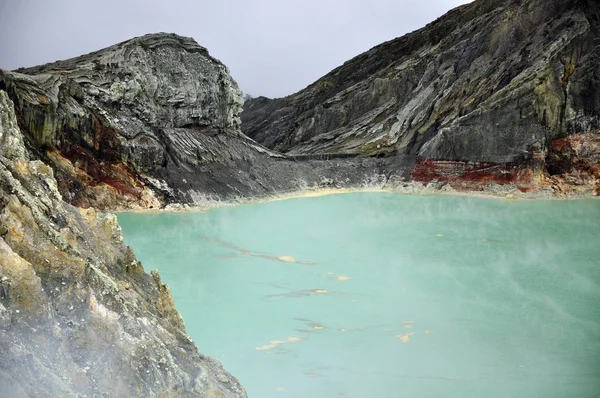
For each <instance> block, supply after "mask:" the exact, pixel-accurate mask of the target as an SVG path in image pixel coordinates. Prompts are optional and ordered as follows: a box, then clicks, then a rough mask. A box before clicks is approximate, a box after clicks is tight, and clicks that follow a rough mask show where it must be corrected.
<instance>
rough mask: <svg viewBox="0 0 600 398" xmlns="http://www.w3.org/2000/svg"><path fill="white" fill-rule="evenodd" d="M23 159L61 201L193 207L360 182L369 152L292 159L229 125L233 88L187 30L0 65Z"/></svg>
mask: <svg viewBox="0 0 600 398" xmlns="http://www.w3.org/2000/svg"><path fill="white" fill-rule="evenodd" d="M0 89H4V90H6V91H7V92H8V93H9V95H10V96H11V98H12V99H13V100H14V102H15V106H16V111H17V116H18V118H19V124H20V126H21V128H22V130H23V132H24V134H25V136H26V141H27V142H26V143H27V147H28V149H29V151H30V152H31V153H32V156H34V157H36V158H40V159H42V160H43V161H44V162H46V163H47V164H48V165H50V166H51V167H52V168H53V169H54V173H55V176H56V178H57V180H58V184H59V190H60V192H61V194H62V195H63V197H64V198H65V200H67V201H68V202H69V203H72V204H74V205H76V206H79V207H90V206H94V207H97V208H102V209H112V210H114V209H117V208H128V207H135V206H141V207H146V208H147V207H160V206H163V205H165V204H168V203H188V204H198V203H199V202H201V201H203V200H205V199H206V198H209V199H210V198H212V199H223V198H229V199H231V198H235V197H248V196H253V195H257V196H265V195H268V194H273V193H278V192H286V191H293V190H297V189H300V188H303V187H305V186H307V185H315V184H316V185H318V184H319V183H320V182H321V181H322V180H324V179H325V177H326V179H328V180H335V181H338V182H339V183H345V182H346V181H348V182H352V183H354V184H360V183H361V182H362V181H363V180H365V179H367V178H372V176H373V175H374V174H376V173H378V172H379V171H380V170H379V169H378V168H377V164H378V163H380V162H378V161H375V160H370V159H367V160H360V161H351V160H343V159H341V160H338V161H336V162H335V163H333V162H329V161H319V162H315V163H314V164H307V163H306V162H305V163H303V164H298V163H297V162H295V161H294V159H288V158H286V157H285V156H283V155H281V154H277V153H274V152H272V151H269V150H268V149H266V148H264V147H262V146H260V145H258V144H257V143H256V142H254V141H252V140H250V139H248V138H247V137H246V136H244V135H243V134H242V133H241V132H240V129H239V124H240V120H239V113H240V112H241V110H242V98H241V92H240V90H239V88H238V86H237V84H236V83H235V81H234V80H233V79H232V78H231V77H230V75H229V72H228V70H227V68H226V67H225V66H224V65H223V64H222V63H220V62H219V61H217V60H216V59H214V58H212V57H211V56H210V55H209V54H208V52H207V50H206V49H205V48H203V47H201V46H200V45H198V44H197V43H196V42H195V41H194V40H193V39H189V38H184V37H180V36H177V35H174V34H164V33H160V34H151V35H146V36H143V37H138V38H135V39H132V40H129V41H126V42H123V43H120V44H117V45H115V46H112V47H109V48H106V49H103V50H100V51H97V52H94V53H91V54H87V55H84V56H81V57H78V58H74V59H70V60H66V61H59V62H55V63H52V64H47V65H43V66H38V67H35V68H28V69H20V70H18V71H15V72H9V71H0Z"/></svg>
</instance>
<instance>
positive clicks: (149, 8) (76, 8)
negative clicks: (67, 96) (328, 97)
mask: <svg viewBox="0 0 600 398" xmlns="http://www.w3.org/2000/svg"><path fill="white" fill-rule="evenodd" d="M468 2H469V1H468V0H428V1H424V0H344V1H341V0H255V1H249V0H211V1H208V0H170V1H167V0H160V1H159V0H104V1H101V2H98V1H91V0H0V68H5V69H14V68H17V67H20V66H33V65H37V64H42V63H46V62H51V61H55V60H57V59H66V58H70V57H74V56H77V55H81V54H84V53H88V52H91V51H94V50H98V49H100V48H103V47H107V46H109V45H112V44H115V43H117V42H120V41H124V40H127V39H130V38H132V37H134V36H140V35H143V34H146V33H154V32H173V33H177V34H180V35H184V36H191V37H193V38H195V39H196V41H198V43H200V44H201V45H203V46H205V47H207V48H208V50H209V51H210V53H211V54H212V55H213V56H215V57H216V58H219V59H220V60H221V61H223V62H224V63H225V64H226V65H227V66H228V67H229V68H230V70H231V73H232V75H233V77H234V78H235V79H236V80H237V82H238V83H239V85H240V87H241V88H242V90H243V91H244V92H246V93H250V94H252V95H254V96H257V95H266V96H270V97H279V96H284V95H287V94H291V93H293V92H295V91H298V90H300V89H302V88H304V87H305V86H306V85H308V84H310V83H312V82H313V81H315V80H316V79H318V78H319V77H321V76H323V75H324V74H326V73H327V72H329V71H330V70H331V69H333V68H335V67H336V66H338V65H341V64H342V63H343V62H344V61H347V60H348V59H350V58H352V57H353V56H355V55H358V54H360V53H361V52H364V51H366V50H368V49H369V48H371V47H373V46H375V45H377V44H379V43H382V42H384V41H387V40H390V39H393V38H395V37H398V36H401V35H403V34H405V33H407V32H410V31H413V30H415V29H418V28H420V27H422V26H424V25H425V24H426V23H428V22H431V21H432V20H434V19H436V18H437V17H439V16H441V15H442V14H443V13H445V12H446V11H448V10H450V9H451V8H454V7H456V6H458V5H460V4H464V3H468Z"/></svg>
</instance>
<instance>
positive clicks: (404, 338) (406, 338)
mask: <svg viewBox="0 0 600 398" xmlns="http://www.w3.org/2000/svg"><path fill="white" fill-rule="evenodd" d="M413 335H414V333H406V334H397V335H396V338H397V339H398V340H400V341H401V342H403V343H408V342H409V341H410V336H413Z"/></svg>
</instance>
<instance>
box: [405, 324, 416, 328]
mask: <svg viewBox="0 0 600 398" xmlns="http://www.w3.org/2000/svg"><path fill="white" fill-rule="evenodd" d="M404 327H405V328H406V329H412V328H414V327H415V326H414V325H411V324H410V323H409V324H406V325H404Z"/></svg>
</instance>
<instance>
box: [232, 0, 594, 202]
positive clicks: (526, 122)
mask: <svg viewBox="0 0 600 398" xmlns="http://www.w3.org/2000/svg"><path fill="white" fill-rule="evenodd" d="M599 39H600V3H598V2H597V1H593V0H572V1H563V0H492V1H482V0H481V1H474V2H473V3H470V4H467V5H464V6H461V7H458V8H456V9H454V10H452V11H450V12H449V13H447V14H446V15H444V16H443V17H441V18H439V19H438V20H436V21H434V22H432V23H431V24H429V25H427V26H426V27H424V28H423V29H420V30H418V31H415V32H413V33H410V34H408V35H406V36H403V37H400V38H398V39H395V40H392V41H389V42H387V43H384V44H381V45H379V46H377V47H374V48H373V49H371V50H369V51H367V52H366V53H364V54H361V55H359V56H357V57H355V58H353V59H352V60H350V61H348V62H346V63H345V64H344V65H342V66H340V67H339V68H336V69H334V70H333V71H331V72H330V73H329V74H327V75H326V76H324V77H323V78H321V79H319V80H318V81H316V82H315V83H313V84H311V85H310V86H308V87H307V88H306V89H304V90H302V91H300V92H298V93H296V94H293V95H290V96H288V97H285V98H281V99H267V98H257V99H253V100H251V101H249V102H248V103H247V104H246V105H245V109H244V112H243V113H242V129H243V131H244V133H246V134H247V135H248V136H249V137H251V138H254V139H255V140H257V141H258V142H259V143H261V144H263V145H265V146H267V147H269V148H271V149H273V150H278V151H281V152H285V153H291V154H303V153H320V152H337V153H356V154H362V155H365V156H385V157H391V158H393V157H397V156H403V157H405V159H412V160H413V161H414V162H416V164H415V165H414V169H413V171H412V173H411V178H412V179H413V180H417V181H425V182H428V181H432V180H434V179H436V180H438V181H449V182H452V183H453V184H454V185H455V186H462V187H464V188H466V189H478V186H479V187H481V186H482V185H483V184H486V183H488V182H495V183H500V184H505V183H515V184H517V186H519V187H520V188H522V189H523V190H528V189H533V188H535V187H543V186H546V185H545V179H547V178H549V177H551V176H552V175H554V174H556V173H559V174H563V173H571V172H572V171H573V169H572V168H567V169H563V168H561V167H558V168H557V167H555V160H556V159H557V154H556V153H555V148H556V145H555V144H553V142H554V140H562V139H564V138H565V137H567V136H568V135H574V134H575V135H577V134H582V133H587V134H588V135H584V136H582V140H583V141H587V140H588V139H589V138H590V136H589V134H595V135H597V134H598V131H599V130H600V77H599V76H600V46H598V40H599ZM580 141H581V140H580ZM564 155H565V153H564V152H561V154H560V155H558V157H564ZM573 163H575V162H573ZM404 164H406V161H405V162H404ZM563 164H565V163H564V162H563ZM590 166H591V165H590ZM584 169H585V170H584ZM592 169H593V167H584V168H583V169H582V168H580V169H578V170H579V171H580V172H582V173H587V176H586V177H585V178H584V180H586V181H587V183H585V184H584V185H586V186H587V188H586V189H588V190H590V191H591V190H593V189H594V187H595V189H596V192H598V189H599V188H600V185H598V183H599V177H600V175H598V174H597V172H595V171H593V170H592Z"/></svg>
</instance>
